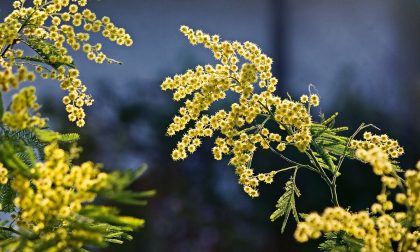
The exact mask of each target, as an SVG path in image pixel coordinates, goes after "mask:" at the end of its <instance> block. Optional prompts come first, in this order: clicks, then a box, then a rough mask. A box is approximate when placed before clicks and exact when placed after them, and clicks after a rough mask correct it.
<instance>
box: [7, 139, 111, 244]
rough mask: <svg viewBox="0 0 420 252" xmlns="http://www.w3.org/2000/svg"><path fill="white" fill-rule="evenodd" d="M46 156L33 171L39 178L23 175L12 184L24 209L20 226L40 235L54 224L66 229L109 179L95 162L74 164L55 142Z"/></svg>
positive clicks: (19, 220) (16, 199)
mask: <svg viewBox="0 0 420 252" xmlns="http://www.w3.org/2000/svg"><path fill="white" fill-rule="evenodd" d="M44 154H45V162H43V163H41V162H40V163H37V164H36V165H35V167H34V168H33V170H32V173H33V174H34V176H35V178H33V179H31V180H28V178H26V177H23V176H20V175H19V176H17V177H16V178H15V179H14V180H13V182H12V188H13V189H14V190H15V191H16V192H17V197H16V198H15V204H16V206H17V207H19V209H20V211H19V216H18V224H19V225H20V226H23V227H25V228H27V229H30V230H31V231H33V232H35V233H37V234H39V233H42V232H43V230H44V228H45V227H47V226H49V225H50V224H47V223H51V221H55V222H58V224H59V226H61V227H65V219H66V218H71V217H72V215H73V214H76V213H77V212H78V211H79V210H80V209H81V207H82V204H83V203H84V202H91V201H93V200H94V199H95V197H96V193H95V192H96V191H98V190H99V189H101V188H103V187H104V186H105V185H106V179H107V175H106V173H102V172H100V170H99V168H98V166H97V165H95V164H93V163H92V162H85V163H82V164H81V165H73V164H71V160H70V159H69V157H68V154H67V153H66V152H65V151H64V150H63V149H60V148H59V147H58V145H57V144H55V143H53V144H50V145H48V146H46V147H45V149H44ZM45 232H48V230H46V231H45ZM50 236H51V235H50Z"/></svg>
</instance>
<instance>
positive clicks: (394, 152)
mask: <svg viewBox="0 0 420 252" xmlns="http://www.w3.org/2000/svg"><path fill="white" fill-rule="evenodd" d="M363 138H364V140H352V141H351V147H352V148H353V149H363V150H366V151H368V150H370V149H373V148H380V149H381V150H382V151H383V152H384V153H386V154H387V155H388V157H389V158H393V159H395V158H398V157H400V156H401V155H402V154H404V148H403V147H401V146H400V145H399V144H398V141H397V140H394V139H392V138H389V137H388V136H387V135H386V134H383V135H374V134H372V133H371V132H364V133H363Z"/></svg>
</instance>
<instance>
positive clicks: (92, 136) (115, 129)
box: [0, 0, 420, 252]
mask: <svg viewBox="0 0 420 252" xmlns="http://www.w3.org/2000/svg"><path fill="white" fill-rule="evenodd" d="M89 2H90V4H89V7H90V8H91V9H92V10H93V11H95V12H96V13H97V14H98V15H100V16H102V15H108V16H110V17H111V18H112V19H113V20H114V21H115V23H116V24H117V25H120V26H123V27H125V28H126V29H127V31H128V32H129V33H130V34H131V35H132V37H133V39H134V42H135V44H134V45H133V47H131V48H121V47H118V46H115V45H113V44H111V43H107V42H105V41H103V39H101V38H97V41H101V42H102V41H103V42H104V48H105V50H106V51H107V52H108V55H109V56H110V57H113V58H116V59H118V60H121V61H123V62H124V64H123V65H122V66H119V65H110V66H107V65H95V64H94V63H92V62H88V61H87V60H85V58H84V56H83V55H81V54H77V57H76V61H77V62H76V63H77V65H78V66H79V68H80V69H81V71H82V78H83V80H85V82H86V83H88V87H89V89H90V91H91V93H92V94H93V96H94V98H95V100H96V102H95V103H94V106H93V107H91V108H89V110H88V111H87V114H88V115H87V122H86V123H87V125H86V126H85V127H84V128H83V129H81V130H80V129H77V128H75V127H74V126H73V125H72V124H71V123H69V122H67V120H66V113H65V111H64V106H63V105H62V104H61V98H58V97H61V96H62V95H64V93H63V92H61V91H60V90H59V87H58V85H57V84H56V83H52V82H43V81H42V80H40V81H38V82H37V87H38V89H39V91H38V93H39V95H40V96H41V101H42V104H44V107H43V110H42V113H43V114H44V115H48V116H49V118H50V122H51V125H52V126H53V128H55V129H57V130H61V131H63V132H72V131H78V132H81V134H82V140H81V142H80V144H81V146H83V147H84V157H83V159H91V160H93V161H95V162H102V163H104V164H105V167H106V168H107V169H134V168H136V167H137V166H138V165H140V164H142V163H147V164H148V165H149V170H148V172H147V173H146V175H145V176H144V177H143V178H141V179H140V180H139V181H138V182H137V183H136V184H135V185H133V189H136V190H143V189H150V188H154V189H156V190H157V192H158V194H157V196H156V197H154V198H153V199H151V200H150V203H149V205H148V206H147V207H145V208H127V209H124V210H123V211H124V213H127V214H134V215H138V216H141V217H144V218H146V220H147V223H146V226H145V228H144V229H141V230H139V232H138V233H136V234H135V235H134V236H135V239H134V240H133V241H132V242H128V243H127V244H125V245H123V246H115V247H110V248H108V249H107V250H104V251H116V250H120V251H203V252H205V251H314V250H315V248H316V246H317V244H318V241H315V242H309V243H306V244H297V243H296V242H295V241H294V239H293V230H294V227H295V224H294V223H293V222H290V223H289V225H288V227H287V229H286V233H285V234H283V235H281V234H280V227H281V223H280V222H271V221H270V220H269V216H270V214H271V212H272V211H273V210H274V209H275V207H274V206H275V203H276V201H277V199H278V197H279V196H280V195H281V193H282V192H283V189H282V188H283V185H284V181H285V180H287V178H288V177H289V176H290V174H285V173H284V174H283V175H280V176H278V177H277V179H276V181H275V183H273V184H272V185H270V186H261V188H260V193H261V196H260V197H259V198H257V199H251V198H249V197H248V196H246V195H245V193H243V191H242V187H241V186H240V185H238V184H237V177H236V175H235V174H234V169H233V168H232V167H230V166H228V165H227V160H223V161H220V162H216V161H214V160H213V159H212V156H211V150H210V149H211V142H210V141H208V142H206V144H204V146H203V147H202V148H201V149H200V150H199V151H198V152H196V153H195V154H194V155H192V156H191V157H189V158H188V159H187V160H185V161H183V162H173V161H171V160H170V152H171V149H172V148H173V147H175V143H176V141H175V140H176V139H171V138H168V137H166V136H165V130H166V127H167V126H168V125H169V123H170V122H171V118H172V116H173V115H174V114H175V112H176V111H177V109H178V106H179V104H176V103H175V102H173V101H172V100H171V96H170V95H171V94H170V93H163V92H162V91H160V83H161V82H162V81H163V80H164V78H165V77H166V76H173V75H174V74H176V73H183V72H184V71H185V70H186V69H188V68H192V67H194V66H195V65H197V64H206V63H208V62H212V63H213V62H214V61H213V59H212V58H211V53H209V52H208V51H206V50H205V49H202V48H200V47H192V46H191V45H189V43H188V42H187V40H186V39H185V38H184V37H183V35H182V34H181V33H179V32H178V29H179V26H180V25H182V24H185V25H189V26H190V27H192V28H195V29H198V28H199V29H203V30H204V31H206V32H208V33H210V34H215V33H218V34H220V35H221V36H222V38H224V39H230V40H239V41H246V40H249V41H253V42H255V43H257V44H258V45H259V46H260V47H261V48H262V49H263V51H264V52H265V53H266V54H268V55H270V56H272V58H273V59H274V62H275V63H274V72H275V75H276V77H278V79H279V80H280V82H279V85H278V95H280V96H285V94H286V92H289V93H290V94H292V96H293V95H294V96H295V97H299V96H300V94H302V93H304V92H307V88H308V85H309V84H310V83H312V84H314V85H315V86H316V88H317V90H318V92H319V94H320V96H321V109H320V110H318V111H316V112H315V113H314V117H316V116H317V113H319V112H323V113H326V114H331V113H333V112H336V111H337V112H339V113H340V116H339V118H338V120H337V124H338V125H347V126H350V129H351V130H350V131H349V132H348V133H347V134H348V135H351V133H352V131H354V130H355V129H356V128H357V127H358V125H359V124H360V123H362V122H366V123H373V124H375V125H376V126H378V127H379V128H380V129H381V131H380V132H378V133H388V134H389V135H390V136H391V137H393V138H396V139H399V141H400V144H401V145H402V146H404V147H405V149H406V155H404V156H403V157H402V158H401V160H400V161H401V165H402V166H403V167H407V168H410V167H414V165H415V163H416V161H417V160H418V158H419V157H420V152H419V149H420V148H419V147H420V146H419V145H420V141H419V140H420V126H419V125H420V112H419V109H420V102H419V99H420V71H419V70H420V69H419V68H420V64H419V63H420V47H419V44H420V32H419V27H420V14H419V13H420V12H419V11H420V1H417V0H400V1H396V0H371V1H356V0H352V1H351V0H340V1H336V0H318V1H312V0H308V1H292V0H288V1H276V0H213V1H198V0H197V1H192V0H142V1H128V0H120V1H112V0H102V1H95V0H90V1H89ZM10 4H11V2H10ZM10 4H9V1H5V0H2V1H1V2H0V17H4V15H5V14H6V13H7V11H8V6H9V5H10ZM296 158H298V157H296ZM285 165H286V164H285V163H283V162H282V161H281V160H279V159H277V158H276V157H275V156H273V155H272V154H270V153H266V154H265V155H264V154H262V155H258V156H257V158H256V163H255V165H254V167H266V168H269V169H278V168H281V167H285ZM342 172H343V176H342V177H340V178H339V179H338V192H339V199H340V203H341V204H342V205H343V206H350V205H351V206H352V210H361V209H365V208H367V207H369V206H370V204H371V203H372V202H373V201H374V198H375V195H376V194H377V193H378V192H379V190H380V186H379V182H378V179H377V178H376V177H375V176H374V175H373V174H372V172H371V169H370V168H369V167H367V166H365V165H361V164H360V163H357V162H351V161H347V162H345V165H344V167H343V170H342ZM373 181H375V182H373ZM297 184H298V186H299V187H300V189H301V191H302V197H301V198H299V199H298V200H297V205H298V209H299V210H300V211H302V212H309V211H312V210H317V211H321V210H322V209H324V207H325V206H326V205H330V201H329V191H328V188H327V187H326V185H324V184H323V183H322V181H321V179H320V178H318V177H317V176H314V174H310V173H306V172H301V173H300V175H299V177H298V179H297Z"/></svg>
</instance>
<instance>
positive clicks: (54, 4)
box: [0, 0, 133, 127]
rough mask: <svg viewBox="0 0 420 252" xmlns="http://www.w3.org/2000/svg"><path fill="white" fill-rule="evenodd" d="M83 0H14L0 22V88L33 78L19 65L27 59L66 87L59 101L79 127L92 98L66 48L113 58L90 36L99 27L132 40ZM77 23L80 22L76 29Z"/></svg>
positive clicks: (123, 39)
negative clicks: (23, 47)
mask: <svg viewBox="0 0 420 252" xmlns="http://www.w3.org/2000/svg"><path fill="white" fill-rule="evenodd" d="M86 4H87V1H86V0H77V1H75V0H54V1H41V0H33V1H32V5H31V4H30V1H15V2H14V3H13V7H14V10H13V12H12V13H11V14H10V15H8V16H7V17H6V18H5V19H4V21H3V23H0V49H1V50H0V65H1V66H2V69H0V83H1V84H0V88H1V90H2V91H7V90H9V88H10V87H17V86H18V83H19V82H21V81H24V80H26V79H34V76H32V75H33V73H29V74H25V71H24V70H26V69H25V68H23V67H22V65H23V64H24V63H26V61H28V60H29V61H30V62H31V64H36V66H35V70H36V71H37V72H38V73H39V74H40V76H41V77H43V78H48V79H54V80H58V81H59V82H60V87H61V88H62V89H63V90H66V91H67V92H68V95H66V96H65V97H64V98H63V103H64V104H65V105H66V111H67V112H68V113H69V120H70V121H75V122H76V124H77V125H78V126H80V127H82V126H83V125H84V124H85V122H84V118H85V112H84V107H85V106H90V105H91V104H92V103H93V99H92V97H91V96H90V95H88V94H86V90H87V88H86V85H84V84H83V83H82V81H81V80H80V79H79V72H78V71H77V70H76V69H74V67H75V66H74V62H73V58H72V56H71V55H70V54H69V52H68V51H69V49H72V50H74V51H77V50H80V49H83V52H84V53H86V56H87V58H88V59H89V60H92V61H95V62H97V63H104V62H108V63H114V62H116V61H115V60H113V59H110V58H108V57H107V56H106V55H105V54H104V53H103V52H102V45H101V44H100V43H96V44H92V43H91V42H90V34H91V33H101V34H102V36H103V37H105V38H107V39H109V40H110V41H114V42H115V43H117V44H118V45H125V46H131V45H132V43H133V41H132V39H131V37H130V35H129V34H127V33H126V31H125V29H124V28H120V27H117V26H115V25H114V24H113V23H112V22H111V20H110V18H109V17H102V18H98V17H97V16H96V14H95V13H94V12H92V11H91V10H89V9H87V8H86V7H85V6H86ZM79 26H82V27H81V28H80V29H79V28H78V27H79ZM16 44H25V45H26V46H28V47H29V48H31V49H33V50H34V51H36V53H37V55H38V56H39V57H38V56H37V57H35V58H34V57H32V58H28V57H27V55H26V53H25V55H23V51H22V50H21V49H15V47H12V45H16ZM30 56H32V55H30ZM13 66H18V67H19V68H20V69H19V70H18V72H19V74H20V75H19V77H16V74H13V69H12V67H13ZM21 72H22V73H21Z"/></svg>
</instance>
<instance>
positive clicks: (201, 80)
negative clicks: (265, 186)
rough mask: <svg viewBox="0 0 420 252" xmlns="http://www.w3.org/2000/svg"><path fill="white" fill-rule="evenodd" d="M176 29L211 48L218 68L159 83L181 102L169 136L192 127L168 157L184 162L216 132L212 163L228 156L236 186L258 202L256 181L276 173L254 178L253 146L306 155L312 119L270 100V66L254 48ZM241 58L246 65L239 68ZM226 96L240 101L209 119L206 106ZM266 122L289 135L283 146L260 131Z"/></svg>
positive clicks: (299, 106) (293, 105)
mask: <svg viewBox="0 0 420 252" xmlns="http://www.w3.org/2000/svg"><path fill="white" fill-rule="evenodd" d="M180 30H181V32H182V33H183V34H184V35H185V36H187V37H188V39H189V41H190V43H191V44H193V45H196V44H203V45H204V47H205V48H208V49H210V50H211V51H212V52H213V55H214V57H215V58H216V59H217V60H219V61H220V63H219V64H216V65H215V66H212V65H205V66H197V67H196V68H195V69H194V70H188V71H187V72H186V73H184V74H182V75H175V76H174V77H173V78H170V77H168V78H166V79H165V81H164V82H163V83H162V85H161V88H162V89H163V90H174V94H173V99H174V100H175V101H181V100H185V101H184V103H185V106H184V107H181V108H180V109H179V115H177V116H175V117H174V119H173V122H172V123H171V124H170V125H169V127H168V130H167V134H168V135H170V136H173V135H175V134H176V133H177V132H179V131H183V130H185V129H186V127H187V125H188V124H190V123H191V122H194V126H193V127H191V128H190V129H188V130H187V132H186V134H184V136H183V137H182V139H181V140H180V141H179V142H178V144H177V148H176V149H174V150H173V152H172V158H173V159H174V160H180V159H184V158H186V157H187V155H188V153H193V152H194V151H196V149H197V148H198V147H199V146H200V145H201V138H203V137H211V136H213V134H214V133H215V132H217V131H218V132H220V133H221V134H222V137H217V138H216V140H215V147H214V148H213V155H214V158H215V159H217V160H220V159H222V156H223V155H232V156H233V157H232V158H231V159H230V164H231V165H233V166H234V167H235V168H236V173H237V174H238V175H239V183H240V184H242V185H244V190H245V192H246V193H248V194H249V195H250V196H252V197H256V196H258V190H257V187H258V184H259V182H260V181H262V182H266V183H271V182H272V180H273V176H274V175H275V174H276V172H275V171H274V172H272V173H267V174H255V175H254V171H253V169H252V168H251V167H250V162H251V160H252V156H253V153H254V152H255V151H256V149H257V145H260V146H261V147H262V148H263V149H269V148H271V145H270V144H271V143H272V142H273V143H276V145H277V147H276V148H277V150H278V151H283V150H285V148H286V145H287V144H294V145H295V146H296V147H297V148H298V149H299V150H301V151H304V150H306V148H307V147H308V145H309V143H310V141H311V135H310V130H309V129H310V125H311V116H310V115H309V113H308V112H307V110H306V109H305V106H304V104H303V103H301V102H294V101H291V100H288V99H284V100H282V99H280V98H279V97H276V96H275V95H274V92H275V90H276V85H277V79H276V78H275V77H273V76H272V73H271V65H272V62H273V61H272V59H271V58H270V57H268V56H267V55H265V54H263V53H262V52H261V49H260V48H259V47H258V46H257V45H256V44H254V43H251V42H249V41H247V42H245V43H240V42H238V41H234V42H231V41H221V40H220V38H219V36H218V35H213V36H210V35H208V34H206V33H204V32H203V31H201V30H196V31H194V30H192V29H190V28H188V27H187V26H181V29H180ZM240 59H243V60H245V61H246V62H245V63H242V64H240ZM256 91H259V92H256ZM228 92H232V93H236V94H238V95H239V102H234V103H232V104H231V106H230V110H228V111H226V110H224V109H220V110H218V111H217V112H215V113H214V114H213V115H208V114H207V113H208V111H209V109H210V106H211V105H212V104H214V103H215V102H216V101H218V100H222V99H224V98H226V96H227V93H228ZM313 97H314V98H312V96H311V102H312V101H314V105H315V104H316V105H317V104H318V103H319V99H318V100H316V99H317V98H318V96H316V97H315V96H313ZM315 100H316V101H315ZM260 119H261V120H260ZM269 119H271V120H274V121H276V122H277V124H278V125H279V128H280V129H281V130H287V134H289V135H288V136H287V137H286V139H285V141H282V137H281V136H280V135H279V134H276V133H271V132H270V131H269V130H268V129H267V128H264V125H265V123H266V122H267V121H268V120H269Z"/></svg>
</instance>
